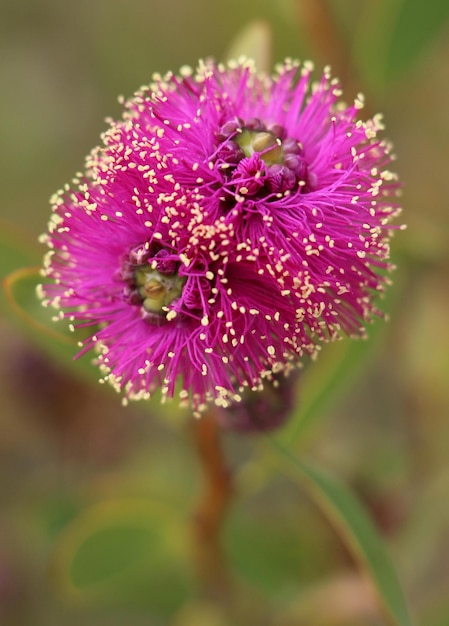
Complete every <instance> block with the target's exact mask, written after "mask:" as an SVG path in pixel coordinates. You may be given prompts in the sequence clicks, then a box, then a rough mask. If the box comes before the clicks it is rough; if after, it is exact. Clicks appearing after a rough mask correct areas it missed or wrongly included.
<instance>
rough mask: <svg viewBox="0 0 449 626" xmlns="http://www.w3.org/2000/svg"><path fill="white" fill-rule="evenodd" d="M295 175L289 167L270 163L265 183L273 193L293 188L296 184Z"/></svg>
mask: <svg viewBox="0 0 449 626" xmlns="http://www.w3.org/2000/svg"><path fill="white" fill-rule="evenodd" d="M296 180H297V179H296V176H295V174H294V172H292V170H291V169H289V168H288V167H286V166H285V165H281V164H280V163H275V164H274V165H270V167H269V168H268V176H267V179H266V185H267V187H268V189H269V190H270V191H271V192H273V193H282V192H284V191H287V190H289V189H293V188H294V187H295V185H296Z"/></svg>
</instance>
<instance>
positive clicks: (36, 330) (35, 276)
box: [3, 267, 98, 378]
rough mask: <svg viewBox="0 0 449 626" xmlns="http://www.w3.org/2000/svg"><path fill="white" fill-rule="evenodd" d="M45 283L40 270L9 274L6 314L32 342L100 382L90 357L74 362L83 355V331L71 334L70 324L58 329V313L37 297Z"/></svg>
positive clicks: (35, 268) (28, 268)
mask: <svg viewBox="0 0 449 626" xmlns="http://www.w3.org/2000/svg"><path fill="white" fill-rule="evenodd" d="M41 283H42V277H41V275H40V270H39V268H38V267H25V268H22V269H19V270H15V271H14V272H12V273H11V274H9V275H8V276H7V277H6V278H5V279H4V280H3V293H4V296H5V298H4V299H5V303H6V312H7V313H9V316H10V318H11V320H12V321H13V322H15V323H16V324H18V325H19V326H20V327H21V328H22V330H23V331H24V332H25V333H26V334H27V336H28V337H29V338H30V340H31V341H33V342H34V343H35V344H36V345H37V346H38V347H40V348H42V349H43V350H44V351H45V352H46V353H47V354H49V355H50V356H52V357H53V358H55V359H57V360H58V361H60V362H62V363H63V364H64V365H65V366H67V367H71V368H73V369H74V371H76V372H78V373H79V374H83V375H88V376H89V377H92V376H93V375H95V376H96V378H98V372H97V371H96V370H95V368H94V366H93V365H92V363H91V358H89V356H88V355H86V356H83V357H81V358H79V359H77V360H76V361H75V360H74V357H75V356H76V354H77V352H78V351H79V348H78V346H77V342H78V341H79V340H81V339H82V338H84V336H85V335H83V334H82V333H81V332H79V331H78V332H75V333H71V332H70V331H69V328H68V324H67V323H64V322H61V323H60V324H59V326H57V325H56V322H55V320H54V319H53V318H54V316H55V315H56V313H57V311H56V310H55V309H53V308H49V307H48V308H45V307H43V306H42V304H41V302H40V300H39V299H38V297H37V294H36V288H37V286H38V285H39V284H41Z"/></svg>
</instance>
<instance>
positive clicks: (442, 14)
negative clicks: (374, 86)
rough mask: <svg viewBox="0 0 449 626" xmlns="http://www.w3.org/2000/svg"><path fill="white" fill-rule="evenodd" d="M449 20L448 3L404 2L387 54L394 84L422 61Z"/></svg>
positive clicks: (436, 0)
mask: <svg viewBox="0 0 449 626" xmlns="http://www.w3.org/2000/svg"><path fill="white" fill-rule="evenodd" d="M448 18H449V2H448V1H447V0H432V2H423V1H422V0H402V2H401V4H400V7H399V11H398V12H397V15H396V21H395V24H394V28H393V32H392V37H391V45H390V47H389V51H388V58H387V67H386V76H387V80H395V79H396V78H398V77H399V76H400V75H401V74H402V73H403V72H405V71H407V70H408V69H409V68H410V67H411V66H412V65H413V64H414V63H416V62H417V61H419V59H420V57H421V56H422V54H423V53H424V52H425V51H426V49H427V48H428V47H429V46H430V45H431V44H432V42H433V41H434V40H435V39H436V38H437V37H438V36H439V35H440V33H442V32H444V30H445V27H447V22H448Z"/></svg>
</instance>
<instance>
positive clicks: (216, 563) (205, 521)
mask: <svg viewBox="0 0 449 626" xmlns="http://www.w3.org/2000/svg"><path fill="white" fill-rule="evenodd" d="M193 432H194V438H195V443H196V448H197V452H198V456H199V460H200V464H201V467H202V470H203V475H204V480H205V488H204V492H203V495H202V497H201V500H200V502H199V505H198V508H197V511H196V514H195V518H194V540H195V547H196V556H197V566H198V574H199V578H200V581H201V582H202V585H203V589H204V591H205V595H206V597H208V598H210V599H214V600H222V601H223V600H224V599H225V598H226V597H227V596H228V595H229V578H228V574H227V569H226V566H225V564H224V558H223V549H222V545H221V536H220V535H221V529H222V526H223V522H224V518H225V515H226V512H227V509H228V507H229V503H230V498H231V495H232V484H231V475H230V472H229V471H228V469H227V467H226V464H225V460H224V457H223V452H222V448H221V442H220V429H219V426H218V425H217V422H216V420H215V419H214V416H213V415H204V416H202V417H201V418H200V419H197V420H195V422H194V426H193Z"/></svg>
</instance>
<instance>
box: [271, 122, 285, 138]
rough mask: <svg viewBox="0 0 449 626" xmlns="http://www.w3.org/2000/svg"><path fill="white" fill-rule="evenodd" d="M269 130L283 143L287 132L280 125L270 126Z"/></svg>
mask: <svg viewBox="0 0 449 626" xmlns="http://www.w3.org/2000/svg"><path fill="white" fill-rule="evenodd" d="M268 130H269V131H270V133H272V134H273V135H274V136H275V137H276V139H280V140H281V141H283V140H284V139H285V138H286V136H287V131H286V130H285V128H284V127H283V126H281V125H280V124H270V125H269V126H268Z"/></svg>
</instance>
